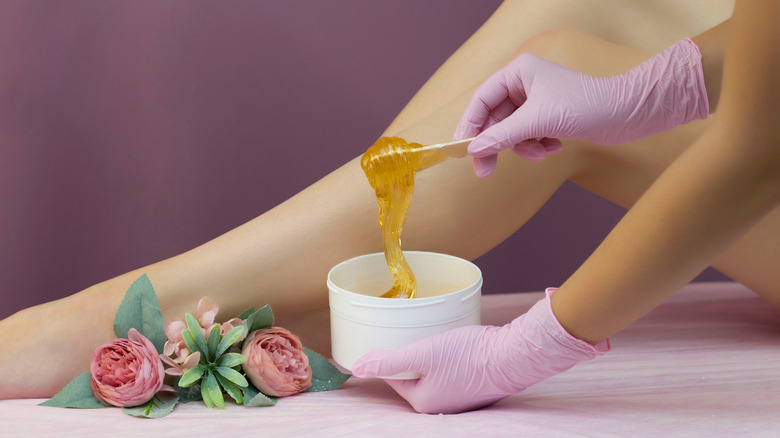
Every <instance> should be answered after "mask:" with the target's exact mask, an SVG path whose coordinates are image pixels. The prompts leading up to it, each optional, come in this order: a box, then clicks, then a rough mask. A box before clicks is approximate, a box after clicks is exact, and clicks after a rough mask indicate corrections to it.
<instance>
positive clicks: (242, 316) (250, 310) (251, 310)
mask: <svg viewBox="0 0 780 438" xmlns="http://www.w3.org/2000/svg"><path fill="white" fill-rule="evenodd" d="M253 313H255V306H252V307H250V308H249V309H247V310H246V312H244V313H242V314H240V315H238V319H244V320H246V319H247V318H249V315H251V314H253Z"/></svg>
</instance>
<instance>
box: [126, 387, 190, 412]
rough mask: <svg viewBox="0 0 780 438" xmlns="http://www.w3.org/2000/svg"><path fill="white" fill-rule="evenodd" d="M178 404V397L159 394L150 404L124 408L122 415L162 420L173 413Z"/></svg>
mask: <svg viewBox="0 0 780 438" xmlns="http://www.w3.org/2000/svg"><path fill="white" fill-rule="evenodd" d="M177 403H179V396H178V395H176V394H170V393H164V392H158V393H157V394H156V395H155V396H154V397H152V399H151V400H149V403H147V404H145V405H142V406H136V407H134V408H122V413H124V414H125V415H131V416H133V417H145V418H162V417H164V416H166V415H168V414H170V413H171V412H173V408H175V407H176V404H177Z"/></svg>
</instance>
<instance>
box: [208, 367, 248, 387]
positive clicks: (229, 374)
mask: <svg viewBox="0 0 780 438" xmlns="http://www.w3.org/2000/svg"><path fill="white" fill-rule="evenodd" d="M216 372H218V373H219V374H222V377H224V378H226V379H228V380H230V381H231V382H233V383H235V384H236V385H238V386H248V385H249V382H247V381H246V378H245V377H244V376H242V375H241V373H239V372H238V371H236V370H234V369H233V368H225V367H217V368H216Z"/></svg>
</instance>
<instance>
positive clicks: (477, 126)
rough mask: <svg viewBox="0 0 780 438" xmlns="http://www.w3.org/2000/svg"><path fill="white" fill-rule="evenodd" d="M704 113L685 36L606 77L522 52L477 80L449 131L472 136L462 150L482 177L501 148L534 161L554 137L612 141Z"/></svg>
mask: <svg viewBox="0 0 780 438" xmlns="http://www.w3.org/2000/svg"><path fill="white" fill-rule="evenodd" d="M708 115H709V103H708V101H707V92H706V90H705V87H704V73H703V70H702V64H701V53H700V52H699V48H698V47H696V45H695V44H694V43H693V41H691V40H690V39H686V40H681V41H678V42H677V43H675V44H674V45H672V46H670V47H669V48H667V49H666V50H664V51H663V52H661V53H659V54H657V55H655V56H653V57H652V58H650V59H648V60H646V61H645V62H643V63H642V64H640V65H639V66H637V67H635V68H633V69H631V70H629V71H628V72H627V73H624V74H622V75H619V76H612V77H594V76H588V75H584V74H581V73H577V72H575V71H572V70H569V69H567V68H564V67H562V66H560V65H558V64H555V63H552V62H550V61H547V60H544V59H542V58H539V57H538V56H535V55H532V54H529V53H524V54H522V55H520V56H518V57H517V58H516V59H515V60H514V61H512V62H511V63H510V64H509V65H507V66H506V67H504V68H503V69H501V70H499V71H498V72H496V73H495V74H493V75H492V76H491V77H490V78H488V79H487V80H486V81H485V82H484V83H483V84H482V85H480V87H479V88H477V91H476V92H475V93H474V96H473V97H472V98H471V101H470V102H469V104H468V106H467V107H466V111H465V112H464V114H463V116H462V117H461V120H460V123H459V124H458V127H457V129H456V130H455V135H454V139H455V140H461V139H464V138H469V137H475V136H476V139H474V141H473V142H472V143H471V145H470V146H469V154H471V155H472V156H473V157H474V171H475V173H476V174H477V175H478V176H480V177H483V178H484V177H486V176H488V175H489V174H490V173H491V172H492V171H493V169H494V168H495V165H496V153H498V152H499V151H501V150H503V149H508V148H512V149H513V150H514V151H515V153H517V154H518V155H520V156H522V157H524V158H528V159H531V160H534V161H540V160H542V159H544V156H545V154H546V153H552V152H557V151H558V150H560V141H559V140H557V139H559V138H577V139H584V140H590V141H593V142H595V143H599V144H604V145H614V144H617V143H623V142H627V141H631V140H636V139H639V138H643V137H647V136H649V135H652V134H657V133H659V132H663V131H666V130H668V129H671V128H673V127H675V126H677V125H680V124H684V123H688V122H690V121H692V120H696V119H705V118H707V116H708Z"/></svg>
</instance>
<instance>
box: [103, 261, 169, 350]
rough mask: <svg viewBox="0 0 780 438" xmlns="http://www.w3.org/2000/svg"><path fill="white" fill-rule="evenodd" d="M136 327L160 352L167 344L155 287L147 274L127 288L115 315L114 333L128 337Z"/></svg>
mask: <svg viewBox="0 0 780 438" xmlns="http://www.w3.org/2000/svg"><path fill="white" fill-rule="evenodd" d="M131 328H135V329H136V330H138V332H139V333H141V334H142V335H144V336H145V337H146V338H147V339H149V341H151V342H152V344H154V347H155V348H156V349H157V352H158V353H162V351H163V346H164V345H165V340H166V338H165V324H164V322H163V317H162V312H160V305H159V304H158V302H157V295H155V293H154V287H152V283H151V282H150V281H149V277H147V276H146V274H144V275H142V276H141V277H139V278H138V279H137V280H136V281H135V282H133V284H132V285H130V288H129V289H127V292H126V293H125V297H124V299H123V300H122V304H120V305H119V309H118V310H117V312H116V316H115V317H114V334H116V336H117V337H118V338H123V339H126V338H127V332H128V331H129V330H130V329H131Z"/></svg>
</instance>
